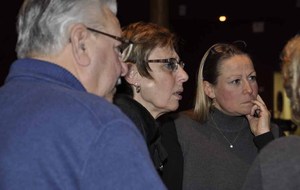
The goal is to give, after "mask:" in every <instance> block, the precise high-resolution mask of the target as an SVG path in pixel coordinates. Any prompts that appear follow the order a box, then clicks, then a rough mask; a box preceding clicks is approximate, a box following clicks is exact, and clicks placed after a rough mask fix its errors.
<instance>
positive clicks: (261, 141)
mask: <svg viewBox="0 0 300 190" xmlns="http://www.w3.org/2000/svg"><path fill="white" fill-rule="evenodd" d="M283 136H285V135H284V133H283V131H282V129H281V128H280V127H279V126H278V125H276V124H274V123H272V124H271V131H270V132H267V133H264V134H261V135H258V136H256V137H254V139H253V141H254V144H255V145H256V146H257V148H258V150H259V151H260V150H261V149H262V148H263V147H265V146H266V145H267V144H268V143H269V142H271V141H273V140H274V139H275V138H279V137H283Z"/></svg>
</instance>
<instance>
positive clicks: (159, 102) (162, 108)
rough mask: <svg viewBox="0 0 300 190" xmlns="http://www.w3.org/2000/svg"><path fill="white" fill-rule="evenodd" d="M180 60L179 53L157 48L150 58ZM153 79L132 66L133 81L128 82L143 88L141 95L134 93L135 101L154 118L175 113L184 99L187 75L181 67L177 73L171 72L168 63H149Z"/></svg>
mask: <svg viewBox="0 0 300 190" xmlns="http://www.w3.org/2000/svg"><path fill="white" fill-rule="evenodd" d="M165 58H176V59H177V60H178V59H179V57H178V55H177V53H176V52H175V51H174V50H172V49H169V48H161V47H156V48H154V49H153V51H152V52H151V54H150V56H149V60H150V59H165ZM149 66H150V68H151V70H152V71H151V72H150V74H151V76H152V77H153V79H149V78H146V77H142V76H141V75H140V74H139V73H138V72H137V70H136V66H135V65H132V67H131V69H130V71H129V73H131V75H132V80H127V81H128V82H129V83H131V84H133V85H139V86H140V87H141V91H140V93H134V99H135V100H136V101H138V102H139V103H141V104H142V105H143V106H144V107H145V108H146V109H147V110H148V111H149V112H150V113H151V115H152V116H153V117H154V118H157V117H159V116H160V115H162V114H164V113H167V112H170V111H175V110H176V109H177V108H178V106H179V100H181V99H182V96H181V95H180V93H182V92H183V83H184V82H186V81H187V80H188V75H187V73H186V72H185V71H184V70H183V68H181V67H180V66H179V67H178V69H177V70H176V71H173V72H172V71H170V70H169V69H168V68H167V63H149Z"/></svg>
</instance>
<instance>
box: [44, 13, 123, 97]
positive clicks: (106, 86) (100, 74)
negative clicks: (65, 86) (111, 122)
mask: <svg viewBox="0 0 300 190" xmlns="http://www.w3.org/2000/svg"><path fill="white" fill-rule="evenodd" d="M103 9H104V11H103V13H104V17H105V18H106V23H105V28H102V29H99V30H101V31H103V32H106V33H109V34H112V35H115V36H120V35H121V28H120V24H119V21H118V19H117V17H116V16H115V15H114V14H113V13H112V12H111V11H110V10H109V9H108V8H106V7H104V8H103ZM101 18H102V17H101V15H99V20H100V19H101ZM86 27H90V26H85V25H82V24H75V25H73V26H72V27H71V29H70V43H69V44H68V45H67V46H66V47H65V48H64V50H63V51H62V52H61V53H60V54H59V55H56V56H53V57H50V58H49V57H47V58H44V59H46V60H50V61H51V62H54V63H56V64H58V65H60V66H62V67H65V68H66V69H68V70H69V71H70V72H72V73H73V75H75V76H76V78H78V79H79V80H80V82H81V83H82V84H83V85H84V87H85V88H86V90H87V91H88V92H90V93H93V94H96V95H98V96H102V97H104V98H105V99H107V100H108V101H110V102H112V97H113V95H114V93H115V91H116V89H115V85H116V82H117V79H118V78H119V77H120V76H124V75H125V74H126V73H127V71H128V68H127V65H126V64H125V63H124V62H122V61H121V57H120V54H119V52H118V50H117V49H116V47H117V46H118V45H120V42H119V41H117V40H115V39H112V38H109V37H107V36H105V35H102V34H97V33H94V32H91V31H89V30H87V28H86ZM97 29H98V28H97ZM70 54H71V55H70Z"/></svg>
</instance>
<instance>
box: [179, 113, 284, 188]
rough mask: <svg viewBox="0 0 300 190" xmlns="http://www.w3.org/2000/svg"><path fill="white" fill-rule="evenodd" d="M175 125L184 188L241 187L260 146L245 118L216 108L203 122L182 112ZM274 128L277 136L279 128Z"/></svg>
mask: <svg viewBox="0 0 300 190" xmlns="http://www.w3.org/2000/svg"><path fill="white" fill-rule="evenodd" d="M175 125H176V130H177V134H178V140H179V143H180V146H181V149H182V152H183V157H184V174H183V190H197V189H199V190H239V189H240V188H241V187H242V184H243V183H244V180H245V177H246V174H247V172H248V169H249V167H250V165H251V163H252V162H253V160H254V158H255V157H256V155H257V153H258V149H259V147H258V146H259V145H257V144H255V143H254V135H253V134H252V133H251V131H250V128H249V124H248V121H247V119H246V118H245V117H243V116H240V117H233V116H228V115H225V114H223V113H222V112H220V111H218V110H216V109H215V110H214V111H212V112H211V115H210V119H209V120H208V121H207V122H206V123H204V124H200V123H199V122H197V121H195V120H192V119H190V118H189V117H187V116H185V115H181V116H180V117H178V118H177V119H176V120H175ZM273 130H274V131H277V133H276V134H274V136H275V137H278V127H277V128H276V129H273ZM270 134H271V133H270ZM271 135H272V134H271ZM224 136H225V137H224ZM255 138H256V137H255ZM230 144H232V145H233V148H230Z"/></svg>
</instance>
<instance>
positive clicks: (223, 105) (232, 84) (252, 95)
mask: <svg viewBox="0 0 300 190" xmlns="http://www.w3.org/2000/svg"><path fill="white" fill-rule="evenodd" d="M219 69H220V75H219V76H218V79H217V84H216V85H215V86H214V87H213V93H214V97H211V98H213V99H214V103H213V104H214V105H215V106H216V107H217V108H218V109H219V110H221V111H222V112H224V113H226V114H228V115H234V116H237V115H245V114H249V113H250V111H251V108H252V106H253V103H252V100H255V99H256V98H257V94H258V85H257V81H256V72H255V70H254V67H253V63H252V61H251V60H250V58H249V57H248V56H245V55H235V56H233V57H231V58H229V59H226V60H223V62H222V63H221V66H220V68H219Z"/></svg>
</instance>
